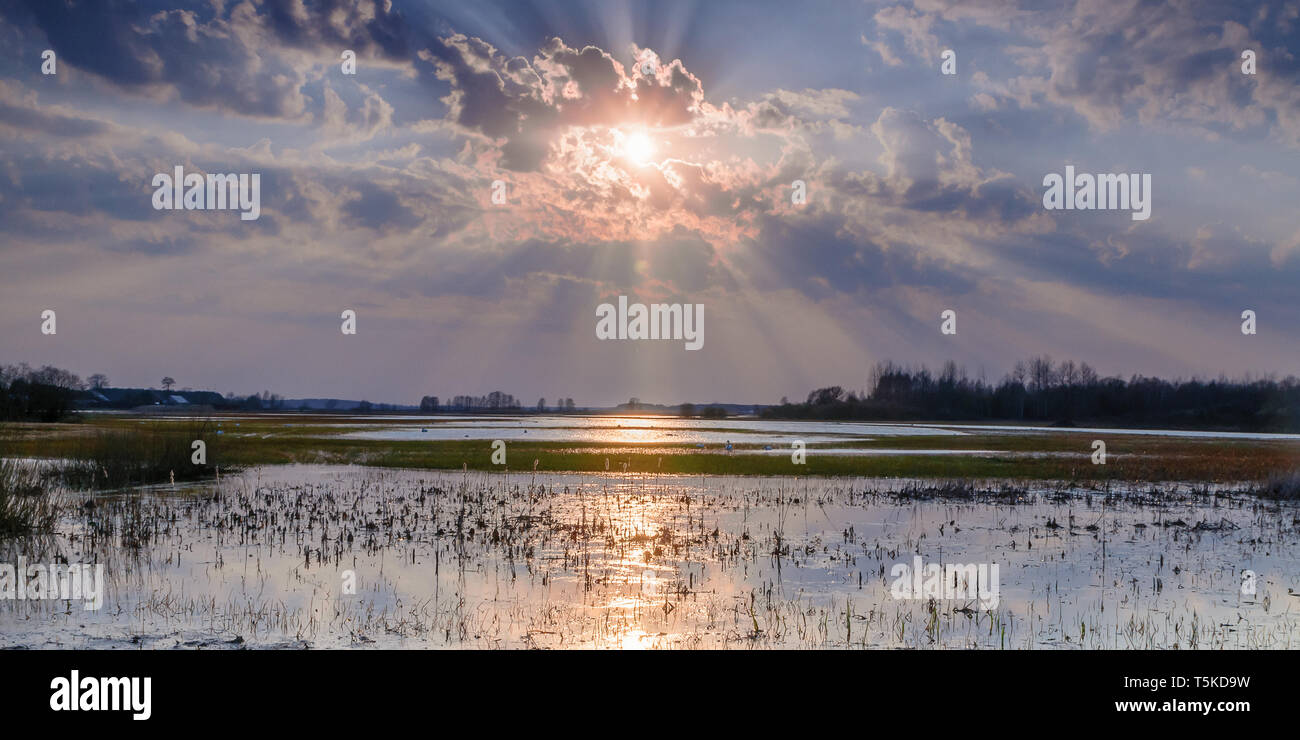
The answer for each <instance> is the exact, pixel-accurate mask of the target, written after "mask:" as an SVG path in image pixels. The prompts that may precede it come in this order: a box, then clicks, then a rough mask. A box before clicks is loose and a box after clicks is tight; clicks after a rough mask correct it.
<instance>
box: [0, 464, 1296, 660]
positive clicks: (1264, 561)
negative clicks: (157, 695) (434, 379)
mask: <svg viewBox="0 0 1300 740" xmlns="http://www.w3.org/2000/svg"><path fill="white" fill-rule="evenodd" d="M95 501H96V505H94V506H91V507H80V508H78V509H77V511H76V512H75V513H74V514H72V516H71V519H72V520H74V521H75V524H76V531H77V532H78V533H79V535H78V539H77V549H78V550H79V551H80V552H81V553H83V556H84V557H89V558H93V559H95V561H96V562H103V563H105V564H107V567H108V569H109V579H110V582H112V583H116V584H117V587H116V588H111V589H110V591H109V595H108V604H107V608H105V609H103V610H101V611H99V612H96V613H78V615H77V617H76V619H75V620H74V621H72V622H69V621H68V620H67V618H66V616H65V615H64V614H63V611H64V607H63V606H62V605H61V604H58V605H53V606H42V605H41V604H39V603H33V602H29V603H25V604H22V605H16V607H15V613H14V614H13V616H12V617H11V616H10V614H8V613H6V612H5V611H4V610H3V609H0V625H3V626H4V628H3V629H0V639H3V640H6V641H7V642H8V643H9V644H27V645H30V644H32V643H33V642H39V641H40V640H57V641H59V644H64V645H68V644H83V643H89V644H92V645H99V646H112V645H118V644H121V645H128V644H129V645H140V646H147V647H217V648H220V647H240V646H271V647H314V646H320V647H365V646H388V647H395V646H401V647H489V648H499V647H516V648H551V647H614V648H628V647H666V648H742V649H753V648H785V647H806V648H808V647H814V648H823V647H829V648H871V647H906V648H922V649H926V648H985V649H1021V648H1066V649H1069V648H1089V649H1097V648H1103V649H1116V648H1122V649H1132V648H1141V649H1152V648H1172V649H1203V648H1210V649H1223V648H1260V647H1275V648H1287V647H1295V646H1296V645H1297V644H1300V621H1297V619H1296V617H1295V615H1294V614H1293V613H1292V611H1293V610H1292V609H1291V607H1290V604H1289V603H1288V602H1290V601H1291V599H1292V598H1293V597H1291V596H1290V593H1291V592H1290V590H1289V589H1293V588H1294V587H1295V586H1296V584H1295V582H1294V576H1295V573H1296V572H1297V571H1296V568H1295V563H1296V557H1297V552H1298V547H1300V538H1297V534H1300V532H1298V530H1297V526H1300V518H1297V517H1296V516H1295V514H1296V511H1295V509H1294V508H1293V507H1291V506H1290V505H1289V504H1287V505H1285V506H1286V508H1282V509H1277V508H1275V507H1274V506H1272V505H1270V504H1266V503H1263V502H1261V501H1259V500H1258V499H1255V498H1253V497H1249V496H1240V495H1238V494H1237V493H1235V492H1211V491H1205V490H1195V489H1191V488H1187V487H1167V486H1161V487H1156V486H1150V487H1139V486H1133V487H1118V486H1117V487H1113V488H1109V487H1107V486H1100V487H1096V488H1078V487H1073V486H1068V485H1034V486H1010V485H996V486H980V485H974V484H971V483H970V482H967V481H934V482H930V483H925V484H919V483H905V482H891V481H879V480H877V481H866V480H862V481H844V480H835V479H824V480H810V479H761V480H759V479H753V478H725V477H724V478H708V479H699V478H694V477H689V476H686V477H683V476H659V475H635V476H609V477H606V476H599V477H589V476H581V475H573V474H567V475H542V474H532V473H515V474H484V473H469V472H456V473H423V472H418V471H397V470H377V469H359V468H339V467H331V466H312V467H307V468H287V467H281V468H266V469H261V470H259V471H257V472H256V473H254V472H252V471H249V472H247V473H244V474H241V475H238V476H234V477H231V478H225V477H223V480H222V483H221V484H215V483H213V484H201V485H193V486H190V487H187V488H186V487H178V489H177V490H175V491H172V490H171V489H170V487H162V488H155V489H150V490H147V491H142V492H140V494H139V495H134V494H133V495H115V494H110V495H106V496H100V497H96V499H95ZM918 557H920V558H922V559H924V560H925V561H927V562H944V563H954V562H955V563H990V564H996V565H998V566H1000V567H999V571H997V572H996V575H995V578H996V579H997V588H998V590H997V593H998V594H999V598H997V599H996V600H995V601H993V602H989V603H988V604H984V603H981V602H979V601H975V600H971V599H967V598H961V597H956V598H948V597H945V598H937V599H936V598H924V597H922V598H914V597H910V596H906V595H904V596H899V595H898V593H897V592H896V591H895V590H894V588H893V586H894V585H895V583H896V574H895V573H894V570H895V566H896V565H897V564H898V563H911V562H912V561H913V560H914V559H915V558H918ZM196 566H199V567H196ZM1244 567H1248V568H1251V569H1253V570H1256V571H1258V572H1259V573H1260V574H1261V576H1262V577H1261V580H1260V585H1259V592H1258V593H1257V594H1243V593H1242V591H1241V588H1240V578H1239V575H1238V570H1239V569H1240V568H1244ZM128 572H129V573H130V574H131V576H130V577H126V575H125V574H126V573H128ZM349 583H355V588H354V589H350V588H349V587H348V584H349ZM7 619H13V620H14V621H9V622H6V621H5V620H7Z"/></svg>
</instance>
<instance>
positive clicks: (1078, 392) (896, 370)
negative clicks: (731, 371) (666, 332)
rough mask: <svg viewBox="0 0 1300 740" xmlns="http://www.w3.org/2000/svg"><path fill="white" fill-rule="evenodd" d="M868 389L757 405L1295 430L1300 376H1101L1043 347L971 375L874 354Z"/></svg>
mask: <svg viewBox="0 0 1300 740" xmlns="http://www.w3.org/2000/svg"><path fill="white" fill-rule="evenodd" d="M869 384H870V389H869V390H867V391H864V392H860V393H855V392H853V391H845V390H844V389H843V388H842V387H840V386H827V387H825V388H818V389H817V390H814V391H812V392H811V393H809V394H808V398H807V399H806V400H805V401H803V402H802V403H792V402H790V401H789V400H787V399H785V398H782V399H781V403H780V404H779V405H776V406H769V407H767V408H766V409H764V410H763V411H762V412H760V415H761V416H762V417H764V418H771V419H828V420H847V419H851V420H867V421H870V420H875V421H923V420H924V421H930V420H934V421H981V420H997V421H1034V422H1050V423H1057V424H1062V425H1068V424H1073V423H1076V422H1102V421H1104V422H1111V423H1114V422H1123V423H1130V424H1165V425H1173V426H1182V427H1211V426H1214V427H1232V428H1239V429H1253V430H1268V431H1300V380H1297V378H1296V377H1295V376H1293V375H1289V376H1287V377H1286V378H1285V379H1283V380H1276V379H1273V378H1261V379H1251V378H1244V379H1237V380H1231V379H1228V378H1227V377H1220V378H1218V379H1216V380H1208V381H1207V380H1202V379H1199V378H1192V379H1190V380H1183V379H1175V380H1172V381H1171V380H1163V379H1161V378H1154V377H1146V376H1143V375H1133V376H1131V377H1130V378H1128V379H1127V380H1126V379H1124V378H1121V377H1118V376H1110V377H1101V376H1099V375H1098V374H1097V372H1096V371H1095V370H1093V368H1092V367H1091V366H1089V365H1088V363H1086V362H1084V363H1076V362H1074V361H1073V360H1066V361H1064V362H1059V363H1057V362H1053V360H1052V358H1051V357H1049V356H1047V355H1042V356H1039V357H1033V358H1030V359H1028V360H1022V361H1020V362H1017V363H1016V365H1015V368H1014V369H1013V370H1012V371H1011V372H1010V373H1008V374H1007V375H1006V376H1004V377H1003V378H1002V380H1001V381H999V382H998V383H996V384H993V383H989V382H986V381H985V380H983V379H972V378H971V377H969V376H968V375H967V373H966V371H965V369H964V368H960V367H958V366H957V364H956V363H954V362H952V361H951V360H950V361H948V362H946V363H945V364H944V365H943V368H942V369H941V370H939V372H938V373H934V372H932V371H931V370H930V369H929V368H927V367H925V366H924V365H920V366H917V367H907V366H903V365H899V364H896V363H893V362H884V363H878V364H877V365H876V366H875V367H874V368H873V369H872V371H871V377H870V380H869Z"/></svg>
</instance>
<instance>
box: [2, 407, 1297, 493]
mask: <svg viewBox="0 0 1300 740" xmlns="http://www.w3.org/2000/svg"><path fill="white" fill-rule="evenodd" d="M340 422H343V423H344V425H339V426H334V425H336V424H340ZM380 423H382V424H391V423H392V421H391V420H371V419H368V418H364V417H361V418H357V417H343V418H340V417H334V416H329V415H310V414H303V415H294V416H274V417H272V416H266V415H258V414H242V415H234V416H230V417H223V420H222V422H221V431H222V432H223V434H220V435H219V434H218V433H217V429H216V428H215V427H216V424H215V422H195V421H193V420H175V419H157V418H141V417H134V416H111V417H109V416H104V417H91V418H88V419H87V420H85V421H84V422H83V423H81V424H64V425H48V424H24V425H14V427H13V431H14V432H16V433H17V435H18V436H19V438H18V439H17V440H16V441H14V442H12V443H11V444H10V447H11V448H12V449H13V450H14V454H20V455H23V456H31V457H49V458H55V457H64V458H71V459H74V460H78V461H80V462H79V463H77V464H75V465H74V466H73V467H72V469H71V476H70V479H69V481H68V482H69V483H71V484H73V485H77V486H81V487H103V486H105V485H108V486H118V485H130V484H139V483H158V482H165V481H168V480H171V479H173V476H174V479H175V480H193V479H199V478H203V477H207V476H211V475H213V474H214V473H215V468H216V467H217V466H220V467H221V468H223V469H228V468H234V467H243V466H253V465H268V464H283V463H322V464H359V465H370V466H379V467H404V468H418V469H442V470H460V469H462V468H466V469H470V470H497V471H500V470H515V471H519V470H530V469H533V467H534V461H536V468H537V469H538V470H543V471H567V472H602V473H603V472H606V471H609V472H615V473H620V472H629V473H664V474H678V475H699V474H717V475H755V476H790V475H800V476H803V475H809V476H864V477H907V478H929V479H969V480H987V479H1009V480H1067V481H1080V482H1091V481H1096V482H1104V481H1118V480H1129V481H1197V482H1202V483H1215V482H1224V483H1226V482H1242V481H1249V482H1254V483H1257V484H1261V485H1263V484H1266V483H1267V482H1269V481H1272V480H1285V479H1286V478H1287V476H1292V478H1295V477H1297V476H1300V444H1297V443H1296V442H1292V441H1287V440H1241V439H1209V438H1194V437H1156V436H1151V435H1133V434H1127V435H1126V434H1123V433H1096V434H1081V433H1074V432H1054V431H1043V432H1040V433H1020V432H1011V433H1008V432H994V431H990V432H988V433H970V434H966V435H959V436H943V435H917V436H903V437H884V438H876V439H871V440H863V441H857V442H848V443H836V444H835V445H834V446H835V447H854V448H864V449H870V448H886V449H894V450H912V449H915V450H918V451H919V450H928V449H954V450H962V449H965V450H986V451H987V452H981V453H977V454H967V455H927V454H919V453H918V454H914V455H913V454H906V453H904V454H890V455H853V456H850V455H829V454H822V453H820V452H819V451H818V449H817V448H816V447H815V446H812V447H809V448H808V450H807V458H806V459H807V462H806V464H804V465H795V464H793V463H792V462H791V459H790V457H789V455H786V454H757V455H756V454H741V453H740V452H739V451H740V450H744V449H755V448H760V447H761V445H755V444H745V443H744V442H743V440H744V438H745V435H744V434H743V433H737V432H736V430H734V429H732V430H728V431H730V432H732V433H734V434H735V437H734V438H733V439H734V441H735V442H736V445H735V446H736V449H737V451H738V452H737V453H736V454H730V455H729V454H722V451H721V449H720V447H719V446H718V445H710V446H708V447H706V448H702V449H700V448H693V447H692V448H684V447H683V446H682V444H681V443H680V442H675V443H665V444H649V445H643V446H632V445H628V444H621V443H620V444H600V443H591V442H572V443H566V442H548V441H511V442H509V443H508V445H507V464H506V465H504V466H500V465H494V464H493V463H492V459H491V458H492V449H491V443H490V442H489V441H487V440H438V441H388V440H366V439H353V438H350V437H346V436H343V433H345V432H349V431H356V430H358V429H365V428H367V427H369V426H371V425H373V424H380ZM437 423H439V422H429V424H430V426H432V425H434V424H437ZM236 424H238V426H236ZM1094 438H1102V439H1104V440H1105V441H1106V444H1107V454H1108V459H1107V463H1106V464H1105V465H1094V464H1092V462H1091V454H1092V440H1093V439H1094ZM195 439H204V440H205V441H206V442H207V445H208V449H207V452H208V465H204V466H195V465H193V464H192V463H191V462H190V455H191V451H190V443H191V442H192V441H193V440H195ZM807 441H808V442H809V444H816V437H815V436H814V435H809V436H808V437H807ZM1297 487H1298V485H1297V484H1295V483H1292V484H1291V488H1290V489H1289V490H1292V491H1294V490H1295V489H1296V488H1297ZM1279 490H1287V489H1285V486H1283V488H1280V489H1279Z"/></svg>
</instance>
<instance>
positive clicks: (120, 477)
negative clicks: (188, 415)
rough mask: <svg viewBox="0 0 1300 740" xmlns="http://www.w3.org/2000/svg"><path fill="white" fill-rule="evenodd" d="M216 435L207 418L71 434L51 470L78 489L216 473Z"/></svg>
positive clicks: (196, 477)
mask: <svg viewBox="0 0 1300 740" xmlns="http://www.w3.org/2000/svg"><path fill="white" fill-rule="evenodd" d="M218 439H219V438H218V436H217V434H216V430H215V427H214V426H213V425H212V423H211V422H210V421H208V420H203V421H198V422H187V423H166V424H150V425H147V426H143V427H142V428H140V429H132V430H123V431H119V430H112V431H104V432H99V433H96V434H92V435H88V436H84V437H81V438H79V439H77V441H76V443H75V444H74V445H73V447H72V448H71V449H69V450H68V452H67V458H68V460H69V461H68V463H67V464H66V465H64V466H62V467H61V468H60V469H59V470H58V472H57V474H56V475H57V477H58V478H59V479H60V480H61V481H62V482H63V483H64V484H65V485H67V486H68V487H70V488H78V489H107V488H120V487H124V486H138V485H149V484H154V483H165V482H169V481H170V482H176V481H193V480H203V479H206V478H210V477H215V475H216V466H217V465H218V464H220V457H219V450H218V449H217V445H218V441H217V440H218ZM196 440H202V441H203V442H204V444H205V445H206V451H205V452H206V460H205V461H204V462H202V463H195V462H194V460H193V457H194V450H193V447H192V445H193V443H194V442H195V441H196Z"/></svg>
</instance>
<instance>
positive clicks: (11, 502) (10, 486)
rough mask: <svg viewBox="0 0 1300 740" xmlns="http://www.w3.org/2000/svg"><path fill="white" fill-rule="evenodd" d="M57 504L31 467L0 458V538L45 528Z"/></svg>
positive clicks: (50, 523) (52, 519)
mask: <svg viewBox="0 0 1300 740" xmlns="http://www.w3.org/2000/svg"><path fill="white" fill-rule="evenodd" d="M57 518H58V504H57V503H56V502H55V501H54V499H53V498H52V497H51V495H50V494H49V492H48V491H47V490H46V488H45V486H44V485H43V483H42V480H41V475H40V473H39V471H37V470H36V469H35V468H34V467H32V466H30V465H24V464H22V463H19V462H15V461H13V460H4V459H0V538H9V537H18V536H23V535H29V534H38V533H42V532H48V531H50V530H51V529H53V527H54V522H55V521H56V520H57Z"/></svg>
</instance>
